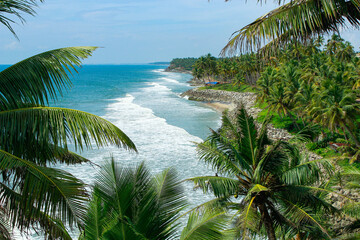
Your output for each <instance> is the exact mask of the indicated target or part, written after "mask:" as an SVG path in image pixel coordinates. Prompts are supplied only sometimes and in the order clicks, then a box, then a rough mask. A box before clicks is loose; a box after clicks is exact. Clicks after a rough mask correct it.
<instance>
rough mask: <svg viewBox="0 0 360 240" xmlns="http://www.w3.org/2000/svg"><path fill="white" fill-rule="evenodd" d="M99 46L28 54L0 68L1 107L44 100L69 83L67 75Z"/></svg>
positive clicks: (11, 106) (59, 92) (2, 108)
mask: <svg viewBox="0 0 360 240" xmlns="http://www.w3.org/2000/svg"><path fill="white" fill-rule="evenodd" d="M95 49H96V47H68V48H60V49H55V50H51V51H48V52H44V53H41V54H38V55H35V56H33V57H30V58H27V59H25V60H23V61H21V62H19V63H16V64H14V65H12V66H11V67H9V68H7V69H5V70H3V71H2V72H0V86H1V88H0V96H1V97H0V110H7V109H13V108H17V107H18V104H19V103H22V102H25V103H32V104H38V103H40V104H42V105H43V104H45V103H47V102H48V101H49V99H50V98H51V99H56V96H57V95H58V94H62V88H64V87H65V88H66V87H69V86H70V84H71V82H70V78H69V76H68V74H69V73H72V71H74V72H76V71H77V70H76V67H79V66H80V64H81V60H82V59H84V58H87V57H89V56H90V55H91V54H92V52H93V51H94V50H95Z"/></svg>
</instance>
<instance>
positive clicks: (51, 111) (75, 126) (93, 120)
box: [0, 107, 136, 152]
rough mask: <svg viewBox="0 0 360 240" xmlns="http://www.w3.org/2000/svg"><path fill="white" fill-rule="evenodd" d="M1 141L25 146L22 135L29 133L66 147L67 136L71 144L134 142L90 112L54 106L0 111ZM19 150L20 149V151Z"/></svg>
mask: <svg viewBox="0 0 360 240" xmlns="http://www.w3.org/2000/svg"><path fill="white" fill-rule="evenodd" d="M0 127H1V131H2V132H3V134H2V135H1V137H0V142H1V144H3V143H6V142H10V143H12V144H18V145H19V147H23V149H22V150H23V151H24V150H25V149H26V148H27V144H28V143H27V142H26V141H25V142H24V139H23V136H26V135H27V134H28V133H31V134H32V135H33V136H34V138H36V139H37V141H38V142H39V143H41V144H47V143H49V142H53V143H54V145H56V146H63V147H65V148H66V147H67V139H68V138H70V140H71V141H73V143H74V144H75V148H80V149H83V148H84V146H86V147H90V146H91V144H92V142H91V140H94V141H95V142H96V144H97V146H104V145H107V144H108V143H111V144H115V145H117V146H121V147H125V148H129V149H133V150H135V151H136V147H135V145H134V143H133V142H132V141H131V140H130V139H129V138H128V137H127V136H126V135H125V134H124V133H123V132H122V131H121V130H120V129H119V128H117V127H116V126H114V125H113V124H111V123H110V122H108V121H106V120H104V119H102V118H100V117H98V116H96V115H93V114H90V113H86V112H82V111H78V110H72V109H65V108H56V107H28V108H22V109H14V110H8V111H0ZM23 151H21V152H23Z"/></svg>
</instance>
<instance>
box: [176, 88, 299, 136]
mask: <svg viewBox="0 0 360 240" xmlns="http://www.w3.org/2000/svg"><path fill="white" fill-rule="evenodd" d="M181 96H182V97H185V96H187V97H188V98H189V100H195V101H203V102H221V103H227V104H229V105H230V108H229V116H230V117H233V116H234V115H235V114H236V110H237V109H238V107H240V106H243V107H244V108H245V109H246V111H247V112H248V113H249V114H250V115H251V116H252V117H254V118H256V117H257V115H258V113H259V112H261V109H259V108H255V107H254V106H255V101H256V94H255V93H252V92H229V91H222V90H212V89H204V90H200V89H198V88H194V89H190V90H188V91H186V92H184V93H182V94H181ZM268 134H269V137H270V138H272V139H282V140H289V139H290V138H291V137H292V136H291V134H290V133H288V132H287V131H286V130H284V129H277V128H275V127H274V126H272V125H271V124H269V125H268Z"/></svg>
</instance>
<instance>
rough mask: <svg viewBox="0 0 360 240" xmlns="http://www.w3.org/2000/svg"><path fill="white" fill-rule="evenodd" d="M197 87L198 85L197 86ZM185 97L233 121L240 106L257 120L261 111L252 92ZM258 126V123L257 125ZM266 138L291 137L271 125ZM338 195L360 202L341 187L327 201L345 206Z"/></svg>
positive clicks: (195, 92)
mask: <svg viewBox="0 0 360 240" xmlns="http://www.w3.org/2000/svg"><path fill="white" fill-rule="evenodd" d="M198 86H199V85H198ZM180 96H181V97H186V98H187V99H188V100H193V101H200V102H203V103H204V104H205V105H206V106H208V107H211V108H213V109H214V110H216V111H218V112H223V111H225V110H228V115H229V117H230V119H235V116H236V112H237V109H239V108H240V107H241V106H242V107H244V108H245V109H246V111H247V112H248V113H249V114H250V115H251V116H252V117H253V118H255V119H256V118H257V114H258V113H259V112H261V111H262V110H261V109H259V108H255V107H254V106H255V101H256V94H255V93H253V92H230V91H223V90H213V89H203V90H201V89H199V88H193V89H190V90H188V91H186V92H184V93H182V94H181V95H180ZM257 124H260V123H257ZM267 131H268V136H269V138H270V139H273V140H283V141H289V140H290V139H291V138H292V137H293V135H291V134H290V133H289V132H287V131H286V130H285V129H279V128H275V127H274V126H273V125H271V124H268V126H267ZM300 148H301V151H303V152H304V153H305V155H306V156H307V158H308V161H314V160H319V159H322V157H321V156H319V155H317V154H315V153H313V152H310V151H308V150H307V149H306V148H305V146H300ZM339 194H340V195H346V196H348V197H352V198H354V199H358V200H360V193H358V192H351V191H349V190H344V189H342V188H341V186H336V187H335V191H334V193H330V194H329V199H330V200H331V202H332V203H333V204H334V206H335V207H338V208H341V207H343V206H344V205H345V204H346V199H343V198H341V197H339ZM353 220H354V219H352V218H351V217H339V216H331V221H332V222H333V223H334V224H335V225H338V226H342V227H343V226H345V225H347V224H350V223H351V222H352V221H353Z"/></svg>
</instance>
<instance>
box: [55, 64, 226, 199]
mask: <svg viewBox="0 0 360 240" xmlns="http://www.w3.org/2000/svg"><path fill="white" fill-rule="evenodd" d="M165 67H166V66H161V65H85V66H83V67H82V68H81V69H79V74H75V75H74V76H73V77H72V82H73V87H72V88H71V89H69V90H68V91H67V92H66V93H65V94H64V95H63V96H62V97H59V99H58V100H57V101H56V102H54V103H52V104H51V105H52V106H58V107H65V108H73V109H77V110H82V111H86V112H89V113H93V114H96V115H98V116H101V117H103V118H105V119H107V120H109V121H111V122H112V123H113V124H115V125H116V126H118V127H119V128H120V129H121V130H122V131H124V132H125V133H126V134H127V135H128V136H129V137H130V138H131V139H132V141H133V142H134V143H135V144H136V146H137V149H138V153H137V154H136V153H134V152H130V151H127V150H124V149H121V148H116V147H114V146H109V147H105V148H99V149H97V148H96V147H95V148H93V149H88V150H85V151H83V152H80V154H81V155H82V156H84V157H86V158H88V159H90V160H91V161H92V162H94V163H96V164H97V165H102V164H103V163H104V162H105V161H106V160H107V159H109V158H110V157H114V159H115V160H116V161H117V162H118V163H119V164H120V165H121V166H124V167H134V166H136V165H137V164H139V163H140V162H142V161H145V163H146V166H147V167H148V168H149V169H150V170H151V172H153V173H154V174H156V173H159V172H161V171H162V170H164V169H166V168H169V167H175V168H176V170H177V172H178V174H179V178H180V179H186V178H189V177H193V176H201V175H208V174H210V175H214V172H213V171H211V169H210V168H207V167H206V166H205V164H204V163H202V162H199V161H198V157H197V155H196V147H195V144H194V142H201V141H202V140H203V139H205V138H206V137H207V135H209V133H210V130H209V128H213V129H216V128H218V127H219V126H220V118H221V116H220V113H218V112H216V111H215V110H213V109H211V108H209V107H208V106H206V105H205V104H204V103H201V102H195V101H189V100H187V99H185V98H182V97H180V94H181V93H182V92H184V91H186V90H188V89H190V88H191V87H190V86H189V83H187V82H188V81H189V80H190V79H191V75H189V74H182V73H170V72H164V69H165ZM55 167H58V168H61V169H64V170H67V171H69V172H71V173H72V174H74V175H75V176H76V177H78V178H80V179H81V180H83V181H84V182H85V183H87V184H91V183H92V182H93V180H94V177H95V175H96V173H97V171H98V167H96V166H93V165H90V164H83V165H75V166H66V165H58V166H55ZM184 185H185V188H186V194H187V198H188V201H189V204H190V206H196V205H198V204H200V203H202V202H204V201H206V200H209V199H211V198H212V196H208V197H204V195H203V193H202V192H201V191H194V190H193V185H192V184H191V183H185V184H184Z"/></svg>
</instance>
